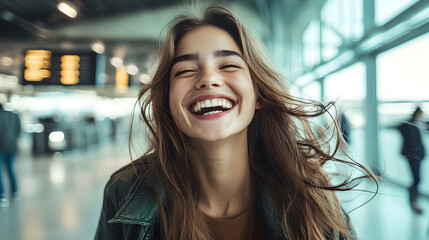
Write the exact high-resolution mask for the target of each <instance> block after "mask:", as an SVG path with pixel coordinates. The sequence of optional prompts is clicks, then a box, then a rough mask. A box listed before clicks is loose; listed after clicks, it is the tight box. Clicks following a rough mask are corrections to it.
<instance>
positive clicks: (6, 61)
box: [0, 56, 13, 67]
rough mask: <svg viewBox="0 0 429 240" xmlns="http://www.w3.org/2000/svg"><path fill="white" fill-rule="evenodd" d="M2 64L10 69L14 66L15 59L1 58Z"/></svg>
mask: <svg viewBox="0 0 429 240" xmlns="http://www.w3.org/2000/svg"><path fill="white" fill-rule="evenodd" d="M0 63H1V64H2V65H4V66H6V67H10V66H12V64H13V59H12V58H10V57H7V56H3V57H1V58H0Z"/></svg>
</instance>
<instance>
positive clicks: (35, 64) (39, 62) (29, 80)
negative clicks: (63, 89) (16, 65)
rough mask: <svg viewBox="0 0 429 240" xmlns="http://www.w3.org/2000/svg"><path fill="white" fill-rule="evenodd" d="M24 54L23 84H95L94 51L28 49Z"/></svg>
mask: <svg viewBox="0 0 429 240" xmlns="http://www.w3.org/2000/svg"><path fill="white" fill-rule="evenodd" d="M24 56H25V58H24V70H23V78H22V79H23V84H25V85H27V84H31V85H64V86H71V85H95V72H96V58H97V55H96V53H95V52H92V51H87V52H76V51H55V50H46V49H30V50H26V51H25V52H24Z"/></svg>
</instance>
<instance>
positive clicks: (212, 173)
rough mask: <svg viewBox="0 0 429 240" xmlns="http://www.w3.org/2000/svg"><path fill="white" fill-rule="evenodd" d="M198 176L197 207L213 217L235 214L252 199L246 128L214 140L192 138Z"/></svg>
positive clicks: (225, 216)
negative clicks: (206, 140) (231, 135)
mask: <svg viewBox="0 0 429 240" xmlns="http://www.w3.org/2000/svg"><path fill="white" fill-rule="evenodd" d="M193 146H195V151H194V159H195V161H196V165H197V171H198V177H199V180H200V187H201V189H200V197H199V200H198V208H199V209H200V210H201V211H202V212H203V213H204V214H206V215H208V216H210V217H214V218H228V217H234V216H237V215H239V214H240V213H242V212H243V211H244V210H245V209H246V207H247V206H248V205H249V204H250V203H251V201H252V200H253V194H254V193H253V191H252V186H251V185H252V184H251V174H250V166H249V156H248V149H247V131H246V130H245V131H244V132H243V133H241V134H238V135H236V136H233V137H230V138H228V139H226V140H222V141H216V142H201V141H195V144H193Z"/></svg>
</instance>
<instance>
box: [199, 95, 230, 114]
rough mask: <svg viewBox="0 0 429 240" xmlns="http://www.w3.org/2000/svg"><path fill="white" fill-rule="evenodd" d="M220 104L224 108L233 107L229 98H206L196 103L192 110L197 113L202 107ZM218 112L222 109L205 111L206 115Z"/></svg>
mask: <svg viewBox="0 0 429 240" xmlns="http://www.w3.org/2000/svg"><path fill="white" fill-rule="evenodd" d="M219 106H220V107H222V108H224V109H229V108H232V103H231V102H230V101H229V100H227V99H224V98H215V99H206V100H202V101H200V102H197V103H195V104H194V106H193V109H192V110H193V111H194V112H195V113H197V112H201V109H203V108H210V107H219ZM218 112H221V111H219V110H217V111H211V112H208V113H205V115H207V114H213V113H218Z"/></svg>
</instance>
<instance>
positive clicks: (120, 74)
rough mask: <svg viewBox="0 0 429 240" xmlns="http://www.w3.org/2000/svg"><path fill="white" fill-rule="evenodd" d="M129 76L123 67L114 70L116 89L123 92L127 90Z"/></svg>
mask: <svg viewBox="0 0 429 240" xmlns="http://www.w3.org/2000/svg"><path fill="white" fill-rule="evenodd" d="M129 81H130V79H129V75H128V73H127V71H126V70H125V67H124V66H120V67H117V68H116V89H118V90H119V91H123V90H126V89H128V84H129Z"/></svg>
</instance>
